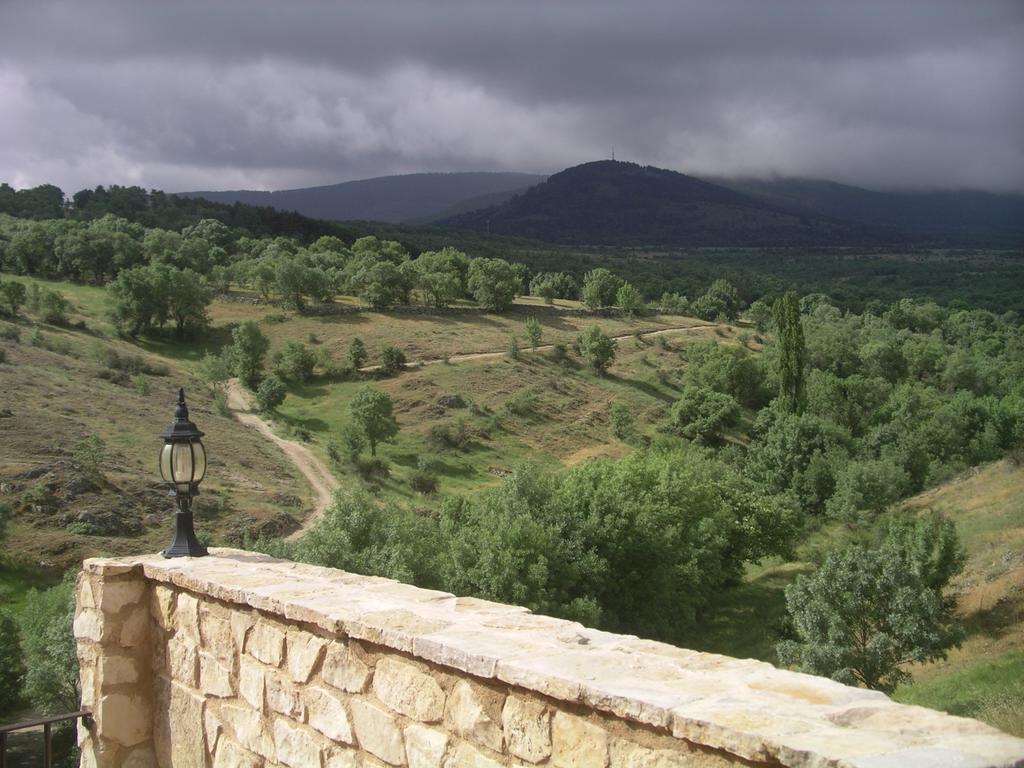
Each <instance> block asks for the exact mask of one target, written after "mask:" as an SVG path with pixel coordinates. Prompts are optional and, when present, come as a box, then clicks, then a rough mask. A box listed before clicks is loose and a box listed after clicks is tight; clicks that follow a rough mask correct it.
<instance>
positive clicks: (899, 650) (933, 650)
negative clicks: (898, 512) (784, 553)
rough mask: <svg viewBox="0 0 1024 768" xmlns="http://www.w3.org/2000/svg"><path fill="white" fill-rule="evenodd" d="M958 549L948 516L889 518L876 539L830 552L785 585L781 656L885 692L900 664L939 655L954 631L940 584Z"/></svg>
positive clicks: (901, 674) (902, 674) (958, 558)
mask: <svg viewBox="0 0 1024 768" xmlns="http://www.w3.org/2000/svg"><path fill="white" fill-rule="evenodd" d="M965 561H966V555H965V553H964V550H963V547H962V546H961V545H960V542H959V540H958V538H957V535H956V528H955V527H954V525H953V523H952V521H951V520H946V519H942V518H939V517H937V516H928V517H922V518H917V519H904V520H897V521H894V522H893V523H892V524H891V526H890V528H889V530H888V531H887V534H886V536H885V539H884V540H883V541H882V542H881V544H880V546H878V547H875V548H865V547H861V546H853V547H849V548H847V549H844V550H842V551H836V552H832V553H830V554H829V555H828V557H826V558H825V562H824V563H823V564H822V565H821V567H820V568H819V569H818V570H817V571H816V572H815V573H814V574H812V575H810V576H798V577H797V579H796V581H795V582H793V583H792V584H791V585H789V586H788V587H787V588H786V605H787V607H788V609H789V613H790V616H791V618H792V621H793V628H794V630H795V633H796V635H797V639H796V640H787V641H784V642H782V643H780V644H779V645H778V652H779V658H780V660H781V661H782V662H783V663H784V664H791V665H795V666H797V667H798V668H799V669H800V670H802V671H804V672H810V673H811V674H815V675H824V676H826V677H831V678H833V679H834V680H838V681H840V682H843V683H847V684H858V683H859V684H861V685H865V686H867V687H868V688H874V689H877V690H880V691H885V692H889V693H891V692H892V691H893V690H894V689H895V688H896V686H897V685H898V684H899V683H901V682H904V681H907V680H910V677H911V676H910V673H909V672H907V671H906V669H905V666H906V665H907V664H911V663H914V662H924V661H931V660H934V659H942V658H945V656H946V651H947V650H948V649H949V648H950V647H952V646H953V645H955V644H957V643H958V642H959V639H960V638H961V636H962V632H961V630H960V628H959V627H958V626H957V625H956V623H955V620H954V607H955V606H954V601H953V598H952V597H950V596H948V595H946V594H944V592H943V590H944V589H945V588H946V586H947V585H948V584H949V580H950V579H951V578H952V577H953V576H955V575H956V574H958V573H959V572H960V571H961V570H963V566H964V563H965Z"/></svg>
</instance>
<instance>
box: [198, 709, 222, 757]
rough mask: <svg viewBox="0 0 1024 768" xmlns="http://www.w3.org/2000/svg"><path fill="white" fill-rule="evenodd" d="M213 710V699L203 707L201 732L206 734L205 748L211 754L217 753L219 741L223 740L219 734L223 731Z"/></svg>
mask: <svg viewBox="0 0 1024 768" xmlns="http://www.w3.org/2000/svg"><path fill="white" fill-rule="evenodd" d="M215 710H216V704H215V703H214V701H213V700H211V701H209V702H207V705H206V706H205V707H203V733H204V734H206V748H207V749H208V750H209V751H210V753H211V754H212V755H216V754H217V750H218V749H219V748H220V742H221V741H222V740H223V739H222V737H221V734H223V732H224V729H223V728H222V727H221V722H220V718H219V717H217V713H216V711H215ZM224 738H226V737H224Z"/></svg>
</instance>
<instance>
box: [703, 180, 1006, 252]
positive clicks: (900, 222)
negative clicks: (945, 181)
mask: <svg viewBox="0 0 1024 768" xmlns="http://www.w3.org/2000/svg"><path fill="white" fill-rule="evenodd" d="M707 181H710V182H712V183H715V184H718V185H720V186H723V187H727V188H729V189H732V190H734V191H736V192H740V193H741V194H746V195H751V196H753V197H757V198H759V199H761V200H763V201H766V202H768V203H771V204H774V205H779V206H784V207H787V208H790V209H792V210H799V211H803V212H806V213H813V214H817V215H824V216H833V217H836V218H841V219H845V220H847V221H853V222H859V223H861V224H867V225H870V226H879V227H893V228H895V229H899V230H901V231H904V232H910V233H914V234H915V235H920V236H932V237H936V236H937V237H942V238H944V239H950V238H953V239H960V240H963V241H964V242H968V243H970V242H978V241H983V242H995V241H1001V240H1005V241H1006V242H1007V244H1013V243H1017V244H1019V243H1020V241H1021V240H1022V239H1024V195H1012V194H1009V195H997V194H993V193H991V192H981V191H972V190H966V191H941V192H876V191H873V190H869V189H862V188H860V187H853V186H849V185H846V184H837V183H836V182H832V181H819V180H813V179H707Z"/></svg>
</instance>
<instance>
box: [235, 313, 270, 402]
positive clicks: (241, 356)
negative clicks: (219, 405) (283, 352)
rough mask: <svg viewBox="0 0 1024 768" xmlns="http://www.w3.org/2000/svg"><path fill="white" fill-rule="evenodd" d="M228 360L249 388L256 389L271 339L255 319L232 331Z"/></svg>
mask: <svg viewBox="0 0 1024 768" xmlns="http://www.w3.org/2000/svg"><path fill="white" fill-rule="evenodd" d="M231 339H232V343H231V346H230V347H228V360H229V361H230V363H231V370H232V371H233V372H234V374H235V375H236V376H237V377H238V378H239V379H241V380H242V383H243V384H245V386H247V387H248V388H249V389H255V388H256V384H257V383H258V382H259V379H260V373H261V372H262V370H263V358H264V357H266V354H267V350H268V349H270V340H269V339H268V338H267V337H266V336H264V335H263V332H262V331H261V330H260V327H259V326H258V325H257V324H256V321H255V320H246V321H244V322H243V323H241V324H240V325H238V326H237V327H236V328H234V329H233V330H232V331H231Z"/></svg>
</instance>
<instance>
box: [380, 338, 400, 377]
mask: <svg viewBox="0 0 1024 768" xmlns="http://www.w3.org/2000/svg"><path fill="white" fill-rule="evenodd" d="M380 358H381V363H380V369H381V371H382V372H383V373H384V374H385V375H387V376H390V375H391V374H393V373H395V372H397V371H400V370H402V369H403V368H405V353H404V352H403V351H402V350H400V349H399V348H398V347H394V346H390V345H389V346H386V347H384V349H382V350H381V353H380Z"/></svg>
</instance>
